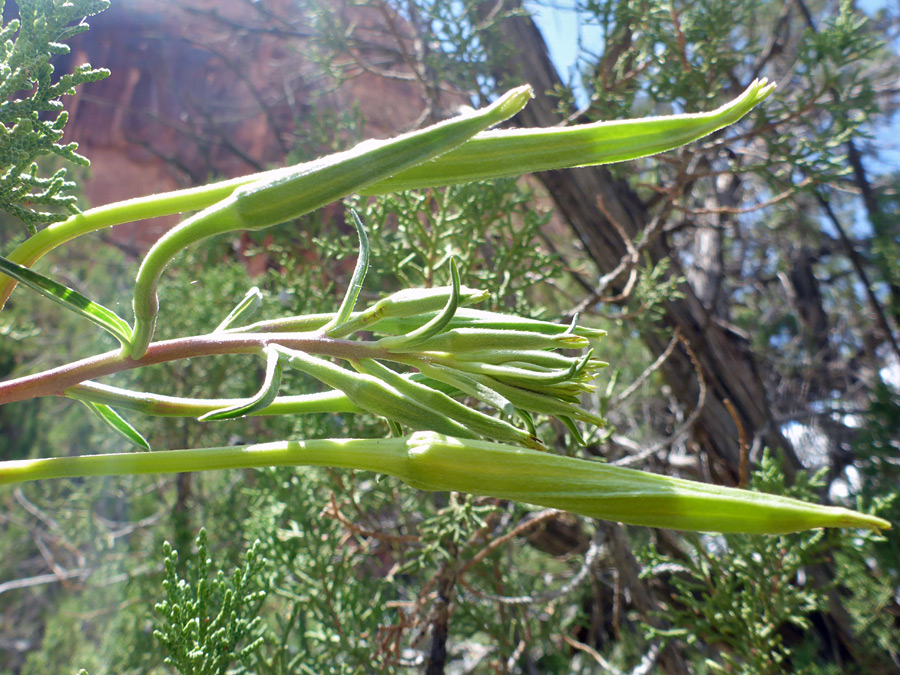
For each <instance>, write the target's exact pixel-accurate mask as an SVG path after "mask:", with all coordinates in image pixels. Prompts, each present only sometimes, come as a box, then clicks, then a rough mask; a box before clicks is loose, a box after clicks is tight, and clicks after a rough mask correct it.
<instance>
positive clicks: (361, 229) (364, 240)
mask: <svg viewBox="0 0 900 675" xmlns="http://www.w3.org/2000/svg"><path fill="white" fill-rule="evenodd" d="M350 215H351V216H353V224H354V225H356V235H357V236H358V237H359V257H358V258H357V259H356V267H355V268H354V270H353V276H352V277H351V278H350V286H349V287H348V288H347V293H346V294H345V295H344V299H343V301H342V302H341V306H340V309H338V313H337V314H336V315H335V317H334V318H333V319H332V320H331V321H330V322H329V323H328V324H327V325H326V326H325V327H323V328H322V332H324V333H325V334H326V335H331V334H332V332H333V331H335V330H338V329H340V328H341V324H343V323H345V322H346V321H347V320H348V319H350V315H351V314H352V313H353V309H354V308H355V307H356V300H357V299H358V298H359V292H360V291H361V290H362V285H363V281H364V280H365V278H366V272H368V271H369V237H368V235H367V234H366V227H365V225H363V222H362V220H360V217H359V214H357V213H356V211H355V210H354V209H350Z"/></svg>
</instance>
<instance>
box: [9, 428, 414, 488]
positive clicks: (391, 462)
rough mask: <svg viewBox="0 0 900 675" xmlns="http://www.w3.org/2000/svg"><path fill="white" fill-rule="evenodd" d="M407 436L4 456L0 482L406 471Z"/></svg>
mask: <svg viewBox="0 0 900 675" xmlns="http://www.w3.org/2000/svg"><path fill="white" fill-rule="evenodd" d="M405 461H406V441H405V439H402V438H392V439H371V440H370V439H325V440H311V441H278V442H274V443H259V444H255V445H244V446H235V447H218V448H198V449H192V450H160V451H158V452H135V453H117V454H108V455H84V456H81V457H49V458H45V459H31V460H20V461H11V462H0V485H3V484H9V483H22V482H25V481H31V480H43V479H46V478H75V477H86V476H121V475H126V474H145V473H182V472H186V471H210V470H215V469H249V468H255V467H268V466H333V467H341V468H348V469H365V470H370V471H381V472H383V473H390V474H399V473H402V466H403V464H404V463H405Z"/></svg>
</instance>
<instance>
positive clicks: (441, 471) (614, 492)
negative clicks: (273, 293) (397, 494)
mask: <svg viewBox="0 0 900 675" xmlns="http://www.w3.org/2000/svg"><path fill="white" fill-rule="evenodd" d="M300 465H305V466H333V467H340V468H349V469H363V470H368V471H377V472H379V473H385V474H389V475H392V476H396V477H398V478H400V479H401V480H403V481H404V482H406V483H407V484H409V485H411V486H412V487H415V488H418V489H420V490H430V491H435V490H457V491H461V492H470V493H472V494H477V495H485V496H491V497H498V498H502V499H512V500H515V501H519V502H525V503H530V504H537V505H540V506H548V507H551V508H559V509H563V510H566V511H571V512H573V513H578V514H581V515H585V516H590V517H593V518H601V519H604V520H616V521H620V522H623V523H628V524H632V525H645V526H648V527H666V528H672V529H683V530H696V531H714V532H742V533H751V534H781V533H786V532H797V531H801V530H806V529H811V528H816V527H858V528H866V529H888V528H890V526H891V524H890V523H889V522H887V521H886V520H884V519H882V518H878V517H876V516H872V515H868V514H864V513H857V512H854V511H850V510H848V509H844V508H840V507H833V506H820V505H818V504H810V503H806V502H802V501H799V500H796V499H791V498H788V497H781V496H777V495H768V494H763V493H759V492H750V491H747V490H738V489H735V488H726V487H721V486H717V485H708V484H706V483H697V482H693V481H688V480H682V479H679V478H669V477H667V476H659V475H655V474H650V473H646V472H643V471H635V470H633V469H626V468H623V467H614V466H609V465H608V464H603V463H601V462H594V461H589V460H584V459H577V458H574V457H565V456H561V455H554V454H550V453H546V452H539V451H536V450H531V449H529V448H520V447H515V446H511V445H504V444H501V443H493V442H488V441H475V440H469V439H465V440H463V439H457V438H451V437H448V436H443V435H441V434H437V433H433V432H421V433H416V434H413V435H411V436H407V437H404V438H390V439H327V440H311V441H281V442H276V443H260V444H255V445H245V446H237V447H218V448H204V449H195V450H166V451H159V452H137V453H122V454H109V455H86V456H82V457H53V458H47V459H29V460H17V461H9V462H0V484H9V483H20V482H24V481H31V480H41V479H46V478H77V477H84V476H113V475H124V474H144V473H176V472H179V473H180V472H185V471H205V470H212V469H245V468H253V467H266V466H300Z"/></svg>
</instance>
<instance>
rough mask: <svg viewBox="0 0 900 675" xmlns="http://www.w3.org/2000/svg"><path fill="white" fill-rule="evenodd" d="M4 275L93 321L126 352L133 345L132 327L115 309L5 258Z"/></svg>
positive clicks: (0, 260)
mask: <svg viewBox="0 0 900 675" xmlns="http://www.w3.org/2000/svg"><path fill="white" fill-rule="evenodd" d="M0 274H5V275H6V276H8V277H10V278H12V279H15V280H16V281H18V282H19V283H22V284H25V285H26V286H28V287H29V288H31V289H33V290H35V291H37V292H38V293H40V294H41V295H43V296H44V297H45V298H50V299H51V300H53V301H54V302H57V303H59V304H60V305H62V306H63V307H65V308H66V309H68V310H71V311H73V312H75V313H76V314H79V315H81V316H83V317H84V318H86V319H87V320H88V321H93V322H94V323H95V324H97V325H98V326H100V327H101V328H103V329H104V330H106V331H107V332H109V333H110V334H111V335H112V336H113V337H114V338H116V340H118V341H119V342H120V343H121V344H122V347H124V348H125V349H128V348H129V346H130V345H131V326H130V325H128V322H127V321H125V320H124V319H123V318H122V317H120V316H119V315H118V314H116V313H115V312H113V311H112V310H110V309H107V308H106V307H104V306H103V305H100V304H97V303H96V302H94V301H93V300H90V299H88V298H86V297H84V296H83V295H82V294H81V293H79V292H78V291H75V290H72V289H71V288H68V287H67V286H63V285H62V284H61V283H59V282H57V281H53V279H50V278H49V277H45V276H44V275H43V274H38V273H37V272H35V271H33V270H30V269H28V268H27V267H22V265H18V264H16V263H14V262H12V261H11V260H7V259H6V258H4V257H3V256H0Z"/></svg>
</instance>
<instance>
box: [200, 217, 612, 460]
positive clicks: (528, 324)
mask: <svg viewBox="0 0 900 675" xmlns="http://www.w3.org/2000/svg"><path fill="white" fill-rule="evenodd" d="M353 215H354V220H355V222H356V224H357V229H358V233H359V237H360V256H359V260H358V261H357V266H356V270H355V273H354V276H353V280H352V281H351V284H350V287H349V289H348V291H347V295H346V296H345V298H344V301H343V303H342V304H341V309H340V310H339V311H338V312H337V313H335V314H319V315H307V316H303V317H294V318H289V319H279V320H276V321H264V322H260V323H257V324H253V325H251V326H248V327H244V328H234V329H230V328H229V329H226V331H225V332H228V331H233V332H238V331H240V332H247V331H251V332H266V333H272V332H274V333H279V332H291V333H296V332H297V331H305V332H311V333H314V334H318V335H320V336H322V337H324V338H328V339H335V340H342V339H345V338H347V337H348V336H353V335H355V334H359V333H363V334H365V335H367V336H376V337H375V339H371V338H370V339H364V340H352V341H350V343H351V346H350V347H348V348H347V349H346V356H345V358H344V360H345V361H346V362H347V365H346V366H343V365H338V364H336V363H334V362H332V361H330V360H328V359H325V358H322V357H320V356H316V355H313V354H310V353H307V352H305V351H300V350H296V349H291V348H289V347H286V346H283V345H281V344H279V343H277V342H275V341H273V342H271V343H270V344H269V345H267V346H266V347H265V348H264V350H263V353H264V355H265V356H266V358H267V361H268V363H269V364H270V368H267V371H268V372H271V374H272V376H271V377H267V378H266V384H264V387H263V389H261V390H260V393H259V394H257V396H256V397H255V398H254V400H255V401H256V402H257V403H256V407H255V408H254V409H253V410H251V409H250V408H248V407H247V406H248V405H252V403H251V402H250V401H248V402H245V403H243V404H240V405H231V406H229V407H228V408H225V409H221V410H218V411H213V412H210V413H207V414H206V418H213V417H214V418H223V417H234V416H238V415H244V414H248V412H255V411H260V412H262V411H264V410H265V407H263V406H260V405H259V404H260V403H263V402H266V404H267V405H271V404H272V403H274V401H275V398H274V397H273V396H272V395H271V392H272V386H273V384H274V383H275V382H276V380H277V379H279V377H278V374H279V372H280V371H279V369H280V367H281V365H282V364H284V365H287V366H289V367H291V368H294V369H297V370H300V371H302V372H304V373H306V374H308V375H311V376H312V377H314V378H316V379H318V380H319V381H321V382H322V383H323V384H325V385H326V386H328V387H331V388H332V389H333V390H334V391H336V392H341V393H342V394H343V396H344V397H346V400H345V401H340V399H339V398H336V397H335V395H334V393H333V392H332V393H329V394H326V396H327V397H328V400H329V401H332V402H334V403H335V404H339V405H342V406H346V405H347V404H350V405H352V406H355V407H356V408H357V409H359V410H360V411H365V412H368V413H371V414H373V415H377V416H380V417H383V418H385V419H386V420H387V421H388V422H389V423H390V424H391V426H392V428H393V429H394V430H396V431H398V432H400V430H401V429H408V430H411V431H426V430H428V431H436V432H438V433H442V434H447V435H449V436H454V437H457V438H463V439H477V438H481V439H487V440H494V441H500V442H504V443H514V444H517V445H523V446H527V447H531V448H535V449H544V448H543V445H542V443H541V441H540V440H539V439H538V438H537V436H536V434H535V425H534V421H533V417H532V415H534V414H543V415H552V416H554V417H556V418H558V419H559V420H560V421H562V422H563V423H564V424H565V425H566V426H567V427H569V428H570V429H571V430H572V431H574V432H575V434H576V436H577V437H578V438H580V434H579V433H578V429H577V427H576V424H575V422H576V421H579V422H583V423H586V424H591V425H595V426H602V425H603V424H604V421H603V419H602V418H601V417H600V416H598V415H596V414H595V413H592V412H590V411H588V410H585V409H584V408H583V407H582V406H581V404H580V398H581V396H582V395H583V394H586V393H590V392H591V391H593V388H594V385H592V384H591V381H592V380H593V379H594V378H595V376H596V374H597V372H598V370H599V369H600V368H602V367H604V366H606V364H605V363H604V362H602V361H600V360H598V359H596V358H594V357H593V347H594V346H595V345H596V343H597V341H598V340H599V338H600V337H602V336H603V335H604V334H605V333H604V331H602V330H599V329H591V328H586V327H583V326H579V325H577V322H576V321H573V322H572V323H571V325H569V326H568V327H566V326H563V325H560V324H557V323H552V322H548V321H541V320H536V319H525V318H521V317H516V316H509V315H505V314H500V313H496V312H489V311H484V310H479V309H474V308H472V307H471V305H474V304H477V303H478V302H481V301H483V300H484V299H486V298H487V296H488V294H487V292H486V291H480V290H475V289H471V288H467V287H464V286H462V285H461V284H460V278H459V272H458V270H457V267H456V263H455V261H454V260H452V259H451V260H450V276H451V283H450V285H449V286H445V287H439V288H430V289H407V290H403V291H400V292H398V293H394V294H393V295H390V296H388V297H386V298H383V299H382V300H380V301H378V302H377V303H375V304H374V305H372V306H371V307H369V308H367V309H365V310H363V311H359V312H354V311H352V310H353V305H354V304H355V302H356V299H357V297H358V294H359V289H360V287H361V285H362V280H363V278H364V276H365V271H366V268H367V265H368V242H367V237H366V234H365V230H364V228H363V226H362V223H361V222H360V221H359V218H358V217H357V216H356V214H355V213H353ZM592 343H593V344H592ZM585 349H587V352H586V353H583V354H581V355H578V356H567V355H565V354H564V353H562V350H585ZM391 366H393V367H391ZM398 367H399V368H402V369H403V370H402V371H401V370H399V369H398ZM263 390H265V392H264V391H263ZM266 393H268V397H267V396H266ZM463 400H465V401H467V402H462V401H463ZM339 401H340V402H339ZM476 401H477V402H480V403H481V404H483V405H484V406H486V407H488V408H493V409H496V411H497V412H499V413H500V414H501V416H500V417H497V416H493V415H489V414H486V413H484V412H482V411H481V410H479V409H477V408H476V407H474V406H475V405H476V404H475V402H476ZM338 402H339V403H338ZM468 403H472V404H473V405H469V404H468ZM514 420H518V422H519V425H518V426H517V425H516V424H514V423H513V421H514Z"/></svg>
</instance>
